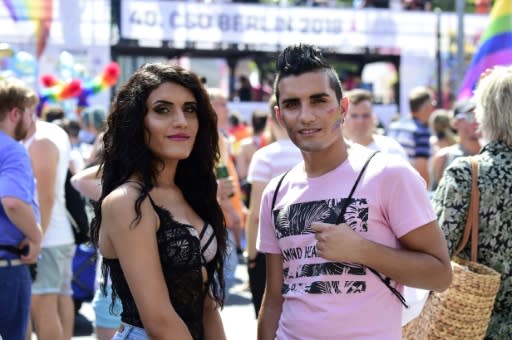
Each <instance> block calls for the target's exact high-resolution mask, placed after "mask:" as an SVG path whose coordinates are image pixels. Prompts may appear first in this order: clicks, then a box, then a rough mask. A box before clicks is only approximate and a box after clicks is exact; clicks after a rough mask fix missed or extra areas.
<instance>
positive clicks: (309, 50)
mask: <svg viewBox="0 0 512 340" xmlns="http://www.w3.org/2000/svg"><path fill="white" fill-rule="evenodd" d="M273 90H274V93H273V95H272V96H271V98H270V100H269V105H268V110H267V112H264V111H256V112H254V113H253V115H252V116H251V119H250V121H249V122H244V121H243V120H242V119H241V118H240V116H239V115H236V113H232V112H229V109H228V106H227V103H228V96H227V94H226V93H224V92H223V91H222V90H220V89H218V88H208V87H207V86H205V84H204V81H202V78H201V77H200V76H199V75H197V74H196V73H194V72H193V71H191V70H186V69H184V68H182V67H180V66H177V65H171V64H167V63H153V64H145V65H143V66H141V67H140V68H139V69H138V70H137V71H136V72H135V73H133V74H132V75H131V76H130V77H129V78H128V80H127V81H126V82H125V83H124V84H122V85H121V86H120V88H119V90H118V91H117V93H116V94H115V97H114V99H113V102H112V104H111V108H110V109H109V110H108V113H107V110H102V109H99V108H88V109H87V110H86V111H84V112H82V113H81V115H80V116H79V117H80V118H79V119H78V120H70V119H69V118H68V116H69V115H68V114H66V113H65V112H64V111H63V110H62V109H59V108H56V107H50V108H45V109H43V111H42V114H41V115H40V117H36V107H37V105H38V98H37V95H36V94H35V92H34V91H33V90H31V89H30V88H29V87H27V86H26V85H24V84H23V83H22V82H21V81H19V80H16V79H5V80H0V199H1V206H0V338H3V339H24V338H26V337H28V338H30V336H31V334H32V333H35V334H36V336H37V338H38V339H49V340H50V339H52V340H53V339H70V338H71V337H72V335H73V325H74V315H75V311H76V310H77V308H76V307H77V306H76V304H77V301H74V300H73V291H72V287H71V282H72V277H73V266H72V261H73V256H74V254H75V251H76V244H75V239H74V233H73V228H72V225H71V222H70V220H69V216H68V213H67V208H66V193H65V184H66V181H68V182H70V183H71V184H72V185H73V186H74V187H75V188H76V190H78V191H79V192H80V193H81V194H82V195H83V196H84V197H86V198H87V199H88V200H89V202H90V205H91V207H93V209H92V211H91V212H90V219H91V226H90V229H91V230H90V232H91V233H90V236H91V244H92V245H93V246H94V248H95V249H96V250H97V252H98V270H96V282H97V283H96V287H95V296H94V299H93V301H92V304H93V309H94V313H95V320H94V322H95V335H96V337H97V338H98V339H100V340H103V339H171V338H172V339H225V338H226V334H225V331H224V328H225V327H226V325H223V323H222V319H221V317H220V311H221V309H222V308H223V306H224V304H225V302H226V301H228V300H229V294H230V289H231V288H232V287H233V285H234V282H235V269H236V267H237V266H238V265H239V264H246V265H247V271H248V278H249V281H248V282H246V283H245V284H246V286H245V287H244V289H247V290H249V291H250V292H251V294H252V303H253V306H254V311H255V318H257V319H258V327H257V338H258V339H260V340H265V339H269V340H270V339H295V338H300V339H320V338H322V339H324V338H335V339H375V338H379V339H400V338H401V326H402V324H401V315H402V308H404V307H403V305H406V304H407V301H405V300H404V297H403V296H402V293H403V287H404V286H409V287H417V288H422V289H426V290H430V291H443V290H445V289H447V288H448V287H449V286H450V283H451V280H452V271H451V264H450V255H451V254H452V253H453V251H454V248H455V247H456V246H457V245H458V243H459V241H460V240H461V238H462V232H463V229H464V225H465V221H466V219H467V210H468V204H469V193H470V186H471V185H470V183H471V171H470V168H471V165H470V161H469V156H474V155H476V156H475V157H476V158H477V159H478V163H479V167H480V175H479V178H478V185H479V188H480V191H481V193H482V198H481V205H480V215H481V225H480V230H479V234H480V238H479V249H480V253H479V256H478V260H479V262H481V263H483V264H485V265H488V266H490V267H492V268H494V269H495V270H497V271H498V272H499V273H500V274H501V275H502V281H501V286H500V291H499V293H498V296H497V298H496V304H495V307H494V310H493V313H492V317H491V321H490V323H489V328H488V333H487V338H488V339H506V338H510V337H512V314H511V313H512V299H511V298H510V295H511V294H512V281H511V277H512V275H511V274H512V272H511V270H512V252H511V251H510V246H511V243H512V232H511V230H510V223H511V222H510V220H511V217H512V204H511V201H510V197H511V196H510V192H512V188H511V187H510V186H511V183H512V178H510V177H511V176H512V173H511V171H510V169H511V168H510V165H511V164H512V159H511V157H512V71H511V70H510V69H509V68H497V69H493V70H489V71H488V72H486V74H484V75H482V79H481V81H480V83H479V85H478V88H477V89H476V91H475V96H474V98H472V99H471V100H465V101H460V102H457V103H456V104H455V106H454V108H453V110H438V109H437V108H436V107H437V103H436V98H435V95H434V92H433V91H432V90H431V89H429V88H427V87H418V88H415V89H413V90H412V91H411V93H410V94H409V104H410V108H409V109H410V115H407V116H405V115H404V116H403V117H401V118H399V119H397V120H396V121H394V122H392V123H391V124H390V125H389V126H388V127H387V128H386V129H376V126H377V121H378V117H376V116H375V114H374V112H373V97H372V94H371V92H369V91H367V90H363V89H352V90H350V91H344V89H343V85H342V83H341V82H340V80H339V78H338V74H337V72H336V71H335V70H334V68H333V67H332V66H331V65H330V64H329V63H328V62H327V61H326V60H325V59H324V56H323V55H322V52H321V50H320V49H318V48H317V47H315V46H313V45H308V44H299V45H291V46H288V47H286V48H285V49H284V50H283V51H282V52H281V53H280V55H279V57H278V59H277V60H276V74H275V81H274V89H273ZM498 94H499V95H498ZM462 254H463V256H466V257H469V251H464V252H463V253H462ZM34 264H36V265H34ZM341 325H342V326H341Z"/></svg>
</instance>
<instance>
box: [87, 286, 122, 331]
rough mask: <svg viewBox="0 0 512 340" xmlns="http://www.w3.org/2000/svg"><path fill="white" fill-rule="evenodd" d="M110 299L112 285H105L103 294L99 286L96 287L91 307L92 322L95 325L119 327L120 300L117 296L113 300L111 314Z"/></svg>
mask: <svg viewBox="0 0 512 340" xmlns="http://www.w3.org/2000/svg"><path fill="white" fill-rule="evenodd" d="M111 301H112V286H111V285H107V295H106V296H105V295H103V291H102V290H101V288H98V289H96V294H94V299H92V308H93V309H94V316H95V320H94V324H95V326H96V327H102V328H115V329H117V328H119V325H120V324H121V311H122V310H123V306H122V305H121V300H119V298H117V299H116V300H115V302H114V309H113V312H114V314H112V313H111V312H110V303H111Z"/></svg>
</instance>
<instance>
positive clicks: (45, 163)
mask: <svg viewBox="0 0 512 340" xmlns="http://www.w3.org/2000/svg"><path fill="white" fill-rule="evenodd" d="M28 151H29V154H30V158H31V159H32V168H33V170H34V176H35V177H36V180H37V197H38V201H39V208H40V212H41V228H42V230H43V233H44V232H46V229H47V228H48V224H49V223H50V218H51V215H52V209H53V204H54V202H55V181H56V179H57V164H58V161H59V150H58V149H57V147H56V146H55V144H53V143H52V142H50V141H49V140H48V139H41V140H34V142H32V144H31V145H30V148H29V150H28Z"/></svg>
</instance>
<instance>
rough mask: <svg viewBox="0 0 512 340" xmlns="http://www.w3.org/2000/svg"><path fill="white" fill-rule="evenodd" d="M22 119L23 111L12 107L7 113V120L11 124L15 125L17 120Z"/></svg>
mask: <svg viewBox="0 0 512 340" xmlns="http://www.w3.org/2000/svg"><path fill="white" fill-rule="evenodd" d="M22 117H23V111H21V110H20V109H18V108H17V107H13V108H12V109H10V110H9V111H7V118H8V119H9V121H11V123H14V124H17V123H18V122H19V120H20V119H21V118H22Z"/></svg>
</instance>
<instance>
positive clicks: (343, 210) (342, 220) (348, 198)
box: [336, 151, 379, 224]
mask: <svg viewBox="0 0 512 340" xmlns="http://www.w3.org/2000/svg"><path fill="white" fill-rule="evenodd" d="M377 153H379V151H374V152H373V153H372V154H371V155H370V156H369V157H368V159H367V160H366V162H365V163H364V165H363V168H362V169H361V171H360V172H359V175H357V179H356V181H355V182H354V185H353V186H352V189H351V190H350V194H349V195H348V197H347V198H346V199H345V200H344V202H343V206H342V207H341V211H340V214H339V215H338V218H337V219H336V224H340V223H342V222H344V220H345V219H344V217H343V216H344V215H345V210H347V207H348V205H349V204H350V200H351V199H352V196H353V195H354V192H355V191H356V188H357V185H358V184H359V182H360V181H361V177H363V173H364V171H365V170H366V168H367V167H368V164H370V161H371V160H372V158H373V156H375V155H376V154H377Z"/></svg>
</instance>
